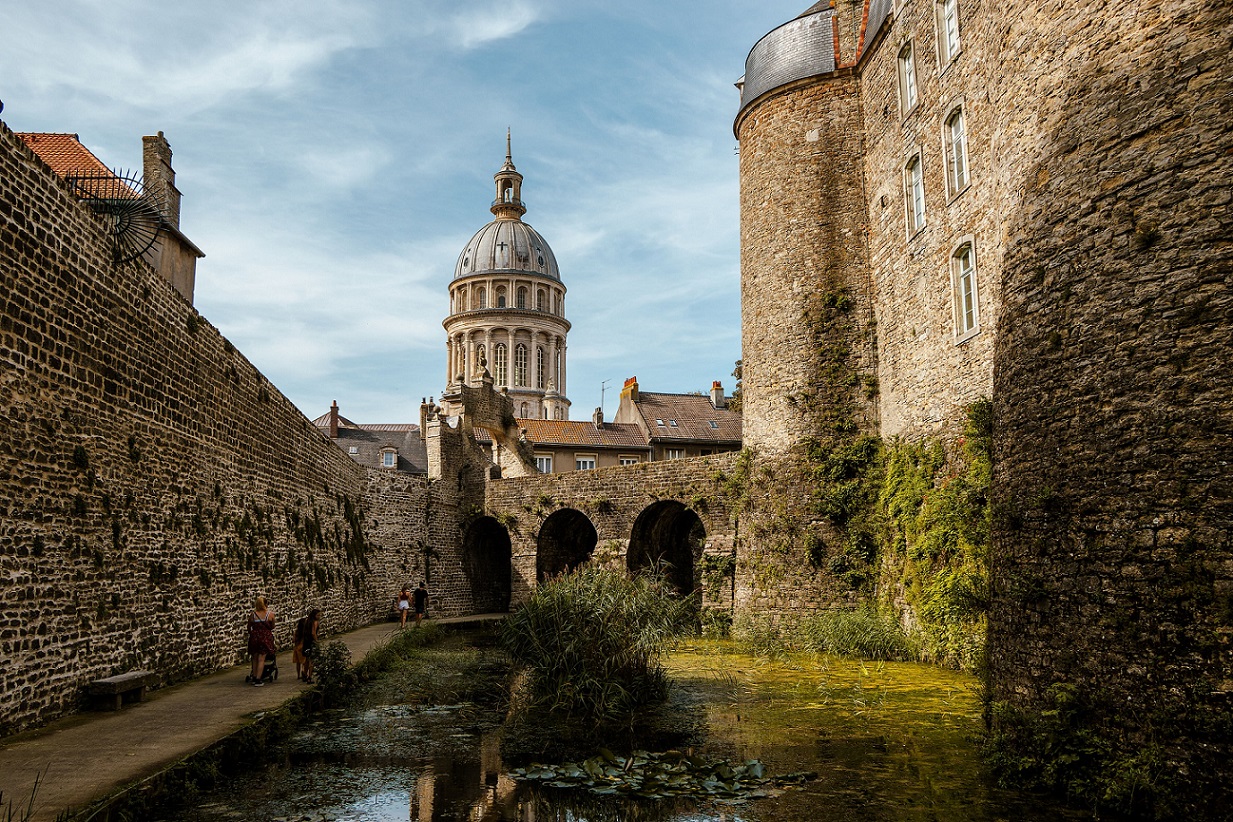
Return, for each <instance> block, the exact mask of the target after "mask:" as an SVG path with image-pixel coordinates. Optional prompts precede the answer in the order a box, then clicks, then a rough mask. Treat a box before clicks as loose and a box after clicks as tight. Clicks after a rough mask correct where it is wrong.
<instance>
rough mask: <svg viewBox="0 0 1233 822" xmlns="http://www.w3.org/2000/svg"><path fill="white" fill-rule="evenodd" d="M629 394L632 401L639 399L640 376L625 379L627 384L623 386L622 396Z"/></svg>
mask: <svg viewBox="0 0 1233 822" xmlns="http://www.w3.org/2000/svg"><path fill="white" fill-rule="evenodd" d="M626 394H628V395H629V399H630V401H631V402H637V401H638V378H637V377H630V378H629V379H627V380H626V381H625V385H624V386H623V387H622V388H621V396H622V397H624V396H625V395H626Z"/></svg>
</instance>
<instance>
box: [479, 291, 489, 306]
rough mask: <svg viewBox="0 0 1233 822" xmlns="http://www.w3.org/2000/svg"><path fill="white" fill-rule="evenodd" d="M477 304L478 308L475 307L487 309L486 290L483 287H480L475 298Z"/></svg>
mask: <svg viewBox="0 0 1233 822" xmlns="http://www.w3.org/2000/svg"><path fill="white" fill-rule="evenodd" d="M477 302H478V306H477V307H479V308H487V307H488V289H486V288H484V287H483V286H480V290H479V296H478V298H477Z"/></svg>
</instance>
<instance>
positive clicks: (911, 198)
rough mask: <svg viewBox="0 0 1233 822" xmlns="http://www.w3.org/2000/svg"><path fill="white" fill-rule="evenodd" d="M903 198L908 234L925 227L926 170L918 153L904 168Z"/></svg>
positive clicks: (910, 234)
mask: <svg viewBox="0 0 1233 822" xmlns="http://www.w3.org/2000/svg"><path fill="white" fill-rule="evenodd" d="M903 199H904V208H905V210H906V213H907V219H908V236H909V237H911V236H912V235H913V234H915V233H916V232H918V231H920V230H921V229H922V228H924V227H925V171H924V168H923V167H922V165H921V160H920V155H919V154H917V155H916V156H915V157H913V158H912V159H911V160H908V164H907V165H906V166H904V169H903Z"/></svg>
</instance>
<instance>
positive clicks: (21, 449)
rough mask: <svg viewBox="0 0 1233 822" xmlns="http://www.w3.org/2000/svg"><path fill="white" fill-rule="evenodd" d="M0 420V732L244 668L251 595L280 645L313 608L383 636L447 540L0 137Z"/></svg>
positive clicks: (388, 477) (334, 623) (410, 497)
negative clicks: (262, 601)
mask: <svg viewBox="0 0 1233 822" xmlns="http://www.w3.org/2000/svg"><path fill="white" fill-rule="evenodd" d="M0 419H3V420H4V425H3V427H0V579H3V584H2V586H0V732H7V731H12V730H17V729H20V728H23V727H28V726H31V725H34V724H37V723H40V722H43V721H46V720H48V719H51V718H53V717H55V716H57V715H59V714H62V713H65V712H68V711H71V710H73V709H74V708H75V707H76V705H77V702H78V698H79V694H80V693H81V688H82V686H83V684H84V683H86V682H89V681H91V680H94V679H97V678H100V677H104V676H108V675H110V674H114V673H118V672H121V671H124V670H128V669H137V668H144V669H150V670H154V671H156V672H158V673H159V674H161V675H162V676H163V678H164V679H165V680H166V681H169V682H170V681H175V680H178V679H184V678H187V677H190V676H195V675H199V674H203V673H206V672H210V671H213V670H215V669H218V668H220V667H222V666H228V665H231V664H234V663H236V662H238V661H240V660H241V659H242V658H243V656H244V649H245V646H246V636H245V629H244V621H245V615H246V614H247V612H248V610H249V608H250V607H251V601H252V599H253V597H254V596H256V595H257V594H264V595H265V596H266V597H267V598H268V599H269V601H270V603H271V604H272V605H273V607H274V608H275V610H276V613H277V615H278V619H279V625H278V630H277V636H278V639H279V640H280V643H281V644H283V645H286V644H287V643H288V642H289V641H290V636H291V631H292V626H293V623H294V619H295V618H296V617H297V616H298V615H300V614H302V613H303V612H304V611H306V609H308V608H310V607H320V608H322V609H323V610H324V628H325V630H326V631H329V632H333V631H340V630H345V629H348V628H352V627H356V626H359V625H364V624H368V623H370V622H372V621H373V620H374V619H380V618H382V617H384V616H385V615H386V613H387V612H388V609H389V603H390V600H391V599H392V597H393V594H394V592H395V591H396V590H397V588H398V587H399V586H400V585H402V584H404V583H405V582H410V581H411V580H412V579H414V578H416V577H421V576H422V574H423V562H424V555H425V548H424V546H426V545H428V546H431V545H432V544H433V543H434V542H435V541H436V540H444V539H448V537H449V534H448V531H449V528H450V523H449V521H448V520H447V521H444V522H438V523H436V524H435V525H434V526H433V527H430V526H429V524H428V513H427V508H426V503H427V502H428V501H429V500H431V499H433V494H434V493H435V492H434V489H432V487H431V485H430V483H429V482H428V481H427V480H426V479H424V478H420V477H411V476H406V475H395V474H391V473H388V472H367V471H365V470H364V469H363V468H361V467H359V466H357V465H356V464H355V463H353V462H352V461H351V460H350V459H349V458H348V457H347V456H346V454H344V453H342V452H341V451H340V450H339V449H338V448H337V447H336V446H335V445H334V444H333V443H331V442H330V441H329V439H327V438H326V437H324V436H322V435H321V434H320V432H318V431H317V430H316V429H315V428H314V427H313V425H312V424H311V423H310V422H309V421H308V420H307V419H306V418H305V417H304V416H303V415H302V414H301V413H300V412H299V411H297V410H296V409H295V408H294V407H293V406H292V405H291V403H290V402H288V401H287V399H286V398H285V397H283V396H282V395H281V394H279V393H278V391H277V390H276V389H274V387H273V386H271V385H270V384H269V382H268V381H267V380H266V379H265V378H264V377H263V376H262V375H261V374H260V373H259V372H258V371H257V370H256V369H255V368H254V367H253V365H252V364H251V363H250V362H248V360H247V359H245V358H244V356H243V355H242V354H240V353H239V352H238V351H236V350H235V348H234V347H233V346H232V345H231V344H230V343H229V342H228V341H227V340H225V339H224V338H223V337H222V336H221V335H220V334H219V333H218V331H217V330H216V329H215V328H214V327H213V326H211V325H210V324H209V323H208V322H207V321H206V320H205V319H204V318H203V317H201V316H200V315H199V314H198V313H197V312H196V311H194V309H193V308H192V306H191V305H190V304H189V303H188V301H187V300H185V299H184V298H183V297H181V296H180V294H178V293H177V292H176V291H175V289H174V288H173V287H172V285H171V284H170V283H168V282H167V281H166V280H164V279H163V278H161V277H160V276H159V275H158V274H157V273H156V272H155V271H154V270H153V269H151V268H149V267H148V266H146V265H145V264H143V263H141V262H133V263H128V264H124V265H115V264H113V263H112V259H111V252H110V246H109V244H108V239H107V237H106V234H105V230H104V222H103V221H102V220H101V219H99V218H97V217H95V216H94V215H93V214H92V213H91V212H90V211H89V210H88V209H87V208H85V207H84V206H82V205H81V204H80V203H79V202H77V201H76V199H75V198H73V197H72V196H71V194H70V193H69V192H68V191H67V189H66V187H65V185H64V183H63V182H62V181H61V180H60V179H59V178H57V177H56V176H55V175H54V174H52V173H51V171H50V170H49V169H48V168H47V167H46V166H45V165H44V164H43V163H42V161H41V160H39V159H38V158H37V157H35V156H34V155H33V154H32V153H31V152H30V151H29V150H28V149H26V147H25V146H24V145H22V144H21V143H20V141H18V140H17V139H16V138H15V137H14V135H13V134H12V132H10V131H9V130H8V129H7V128H6V127H4V126H3V125H0ZM440 505H441V504H440V503H438V506H439V507H440ZM454 531H455V540H454V541H455V542H456V541H457V540H456V527H455V528H454ZM285 661H286V662H289V658H288V659H287V660H285Z"/></svg>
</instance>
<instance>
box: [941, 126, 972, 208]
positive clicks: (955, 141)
mask: <svg viewBox="0 0 1233 822" xmlns="http://www.w3.org/2000/svg"><path fill="white" fill-rule="evenodd" d="M942 142H943V143H944V144H945V148H946V186H947V188H948V189H949V194H950V195H951V196H952V197H953V196H954V195H956V194H958V193H959V192H960V191H962V190H963V189H964V188H965V187H966V186H967V184H968V140H967V134H966V132H965V131H964V127H963V108H962V107H961V108H957V109H955V110H954V111H952V112H951V113H950V116H949V117H947V118H946V125H945V126H944V127H943V129H942Z"/></svg>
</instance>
